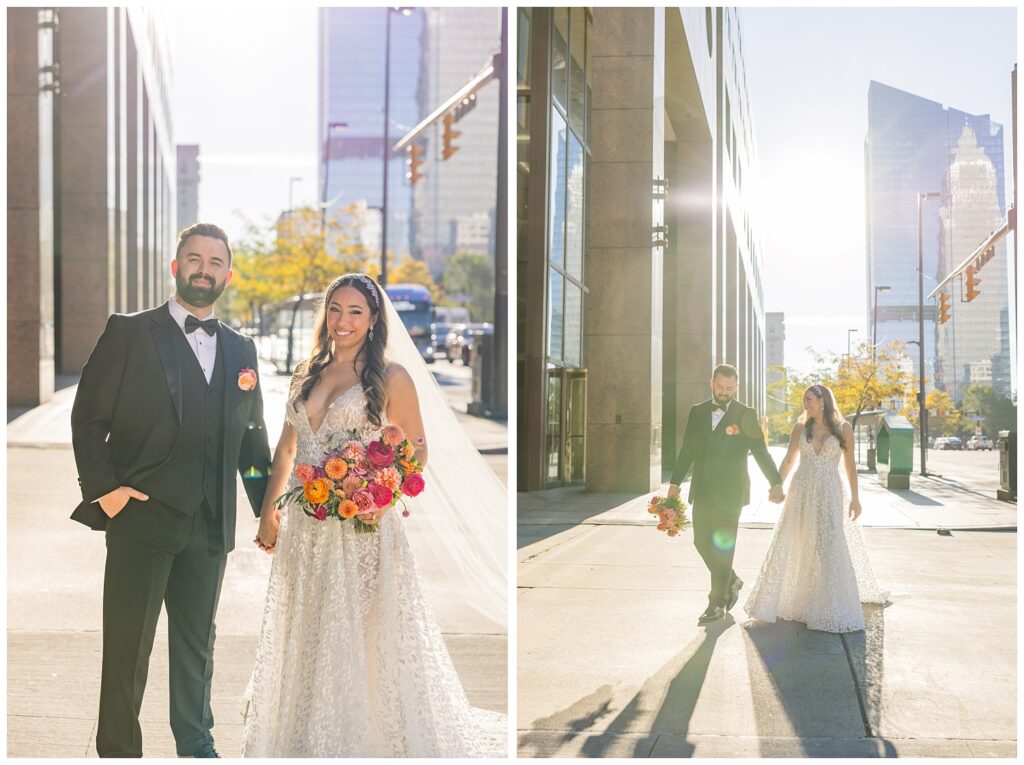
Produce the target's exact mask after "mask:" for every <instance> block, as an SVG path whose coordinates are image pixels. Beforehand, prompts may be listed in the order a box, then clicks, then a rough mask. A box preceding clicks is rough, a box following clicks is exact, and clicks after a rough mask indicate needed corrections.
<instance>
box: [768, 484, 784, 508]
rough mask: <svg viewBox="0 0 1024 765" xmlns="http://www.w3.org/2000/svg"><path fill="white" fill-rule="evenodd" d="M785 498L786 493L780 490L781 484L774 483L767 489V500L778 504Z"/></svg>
mask: <svg viewBox="0 0 1024 765" xmlns="http://www.w3.org/2000/svg"><path fill="white" fill-rule="evenodd" d="M785 499H786V494H785V492H784V491H782V486H780V485H779V484H775V485H774V486H772V488H771V489H769V491H768V501H769V502H773V503H774V504H776V505H778V504H779V503H781V502H783V501H784V500H785Z"/></svg>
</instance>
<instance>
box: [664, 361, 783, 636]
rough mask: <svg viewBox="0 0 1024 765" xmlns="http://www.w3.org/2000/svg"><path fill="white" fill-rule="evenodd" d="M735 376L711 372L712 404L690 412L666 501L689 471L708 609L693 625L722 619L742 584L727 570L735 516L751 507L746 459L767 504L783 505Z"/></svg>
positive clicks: (728, 370)
mask: <svg viewBox="0 0 1024 765" xmlns="http://www.w3.org/2000/svg"><path fill="white" fill-rule="evenodd" d="M738 390H739V375H738V374H737V372H736V368H735V367H733V366H731V365H729V364H720V365H718V366H717V367H715V371H714V374H713V375H712V376H711V392H712V394H713V395H712V398H711V399H709V400H708V401H704V402H702V403H700V404H697V405H696V406H694V407H693V408H692V409H690V416H689V417H688V418H687V420H686V432H685V433H684V434H683V448H682V449H681V450H680V451H679V458H678V459H677V460H676V466H675V468H674V469H673V470H672V479H671V485H670V486H669V490H668V496H669V497H678V496H679V484H680V483H682V482H683V480H685V478H686V474H687V473H688V472H689V470H690V467H691V466H692V467H693V480H692V481H691V482H690V495H689V502H690V506H691V507H692V508H693V543H694V545H696V547H697V552H699V553H700V556H701V558H703V559H704V564H705V565H706V566H707V567H708V570H709V571H710V572H711V593H710V594H709V595H708V607H707V610H705V611H704V613H703V614H701V615H700V618H699V619H698V620H697V624H709V623H710V622H713V621H715V620H717V619H721V618H723V617H724V616H725V614H726V612H727V611H729V610H730V609H731V608H732V607H733V606H734V605H736V601H737V600H738V599H739V595H740V589H741V588H742V587H743V581H742V580H741V579H740V578H739V577H738V576H736V572H735V571H733V570H732V561H733V556H734V554H735V552H736V531H737V529H738V527H739V522H740V511H741V510H742V509H743V507H744V506H745V505H748V504H750V476H749V475H748V474H747V455H748V454H753V455H754V460H755V461H756V462H757V466H758V467H759V468H761V472H762V473H764V476H765V478H767V479H768V483H769V484H771V492H770V494H769V498H770V499H771V501H772V502H781V501H782V500H783V498H784V497H783V493H782V478H781V477H780V476H779V471H778V469H777V468H776V467H775V462H774V461H772V458H771V455H770V454H768V447H767V446H766V445H765V442H764V433H762V432H761V425H760V423H759V421H758V417H757V412H755V411H754V410H753V409H751V408H750V407H748V406H744V405H743V404H741V403H740V402H739V401H736V399H735V396H736V392H737V391H738Z"/></svg>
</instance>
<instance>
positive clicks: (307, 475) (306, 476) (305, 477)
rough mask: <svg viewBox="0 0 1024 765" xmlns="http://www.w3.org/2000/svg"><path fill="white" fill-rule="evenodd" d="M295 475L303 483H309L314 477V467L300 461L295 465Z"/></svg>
mask: <svg viewBox="0 0 1024 765" xmlns="http://www.w3.org/2000/svg"><path fill="white" fill-rule="evenodd" d="M295 477H296V478H298V479H299V480H300V481H302V482H303V483H309V482H310V481H312V480H313V479H314V478H316V469H315V468H314V467H313V466H312V465H307V464H306V463H302V464H301V465H296V466H295Z"/></svg>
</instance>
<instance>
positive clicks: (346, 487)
mask: <svg viewBox="0 0 1024 765" xmlns="http://www.w3.org/2000/svg"><path fill="white" fill-rule="evenodd" d="M361 488H363V479H362V478H360V477H359V476H356V475H352V474H351V473H350V474H349V475H347V476H345V477H344V478H342V479H341V490H342V491H343V492H345V494H346V495H348V496H351V495H352V493H353V492H355V491H358V490H359V489H361Z"/></svg>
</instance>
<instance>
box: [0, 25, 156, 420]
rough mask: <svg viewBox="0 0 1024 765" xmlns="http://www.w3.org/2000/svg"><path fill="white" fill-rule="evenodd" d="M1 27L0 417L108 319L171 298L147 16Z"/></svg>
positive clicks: (77, 365) (59, 370)
mask: <svg viewBox="0 0 1024 765" xmlns="http://www.w3.org/2000/svg"><path fill="white" fill-rule="evenodd" d="M7 21H8V157H9V159H11V160H14V161H9V163H8V167H7V186H8V215H9V222H10V224H11V225H9V228H8V271H9V273H10V274H16V275H17V278H12V279H11V280H9V281H8V312H9V313H8V405H9V406H34V405H36V404H39V403H41V402H43V401H45V400H47V399H48V398H49V397H50V396H51V395H52V393H53V377H54V375H55V374H56V375H60V374H67V375H75V374H77V373H79V372H80V371H81V368H82V366H83V365H84V364H85V361H86V360H87V359H88V356H89V354H90V353H91V351H92V349H93V346H94V345H95V343H96V340H97V339H98V338H99V336H100V334H101V332H102V331H103V327H104V326H105V324H106V321H107V317H108V316H109V315H110V314H111V313H115V312H132V311H139V310H143V309H145V308H150V307H153V306H154V305H156V304H158V303H159V302H161V301H163V300H166V299H167V296H168V295H169V294H170V291H171V286H172V282H171V278H170V272H169V268H168V265H167V264H168V262H169V261H170V254H171V252H173V249H172V247H173V242H174V233H175V230H174V225H175V220H174V215H175V170H174V168H175V153H174V148H173V142H172V138H171V123H170V113H169V108H168V101H167V81H166V73H167V71H168V62H167V58H166V51H167V46H166V42H165V41H164V39H163V37H162V30H163V28H164V26H163V24H162V23H161V21H160V16H159V11H146V10H137V9H124V8H78V7H74V8H56V9H38V8H10V9H8V10H7Z"/></svg>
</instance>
